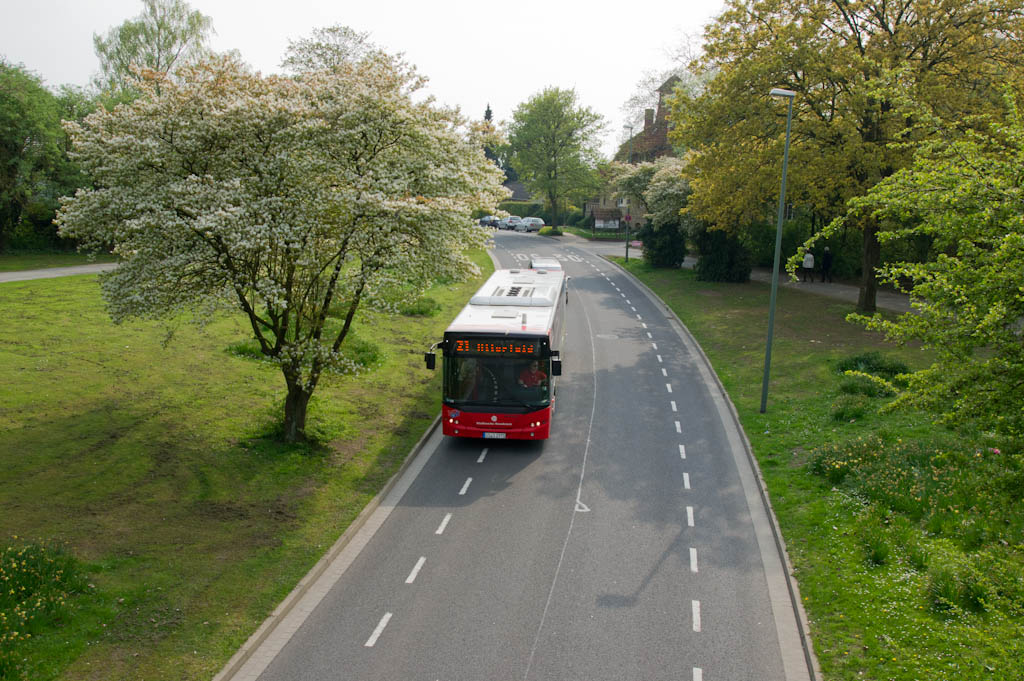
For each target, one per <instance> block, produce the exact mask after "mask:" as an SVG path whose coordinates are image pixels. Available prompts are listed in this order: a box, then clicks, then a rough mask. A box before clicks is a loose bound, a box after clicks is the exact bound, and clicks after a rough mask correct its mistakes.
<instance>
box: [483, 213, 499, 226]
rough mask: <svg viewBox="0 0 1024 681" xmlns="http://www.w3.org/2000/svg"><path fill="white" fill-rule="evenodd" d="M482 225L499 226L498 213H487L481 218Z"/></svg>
mask: <svg viewBox="0 0 1024 681" xmlns="http://www.w3.org/2000/svg"><path fill="white" fill-rule="evenodd" d="M480 226H481V227H497V226H498V217H497V216H496V215H487V216H484V217H482V218H480Z"/></svg>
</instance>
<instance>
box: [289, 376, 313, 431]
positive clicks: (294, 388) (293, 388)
mask: <svg viewBox="0 0 1024 681" xmlns="http://www.w3.org/2000/svg"><path fill="white" fill-rule="evenodd" d="M286 380H287V382H288V396H287V397H286V398H285V400H284V440H285V442H303V441H305V439H306V407H308V406H309V398H310V397H312V392H306V391H305V390H303V389H302V388H301V387H300V386H299V385H298V382H297V381H294V380H292V379H286Z"/></svg>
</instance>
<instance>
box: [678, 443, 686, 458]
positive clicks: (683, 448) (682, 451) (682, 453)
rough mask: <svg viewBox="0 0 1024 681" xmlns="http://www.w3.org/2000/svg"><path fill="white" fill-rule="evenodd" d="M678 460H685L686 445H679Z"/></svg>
mask: <svg viewBox="0 0 1024 681" xmlns="http://www.w3.org/2000/svg"><path fill="white" fill-rule="evenodd" d="M679 458H680V459H685V458H686V445H679Z"/></svg>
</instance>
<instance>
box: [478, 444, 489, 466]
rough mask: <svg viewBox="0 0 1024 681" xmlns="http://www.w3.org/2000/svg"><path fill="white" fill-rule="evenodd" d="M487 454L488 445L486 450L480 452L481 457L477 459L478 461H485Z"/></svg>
mask: <svg viewBox="0 0 1024 681" xmlns="http://www.w3.org/2000/svg"><path fill="white" fill-rule="evenodd" d="M485 456H487V447H484V451H482V452H480V458H479V459H477V460H476V462H477V463H483V462H484V457H485Z"/></svg>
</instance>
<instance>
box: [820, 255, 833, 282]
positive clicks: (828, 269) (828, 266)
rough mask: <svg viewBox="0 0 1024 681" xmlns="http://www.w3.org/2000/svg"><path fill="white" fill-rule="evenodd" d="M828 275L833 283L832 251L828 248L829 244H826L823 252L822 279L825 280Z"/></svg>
mask: <svg viewBox="0 0 1024 681" xmlns="http://www.w3.org/2000/svg"><path fill="white" fill-rule="evenodd" d="M826 277H828V281H829V283H830V284H831V283H832V251H830V250H828V246H825V252H824V253H822V254H821V281H822V283H824V282H825V278H826Z"/></svg>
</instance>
